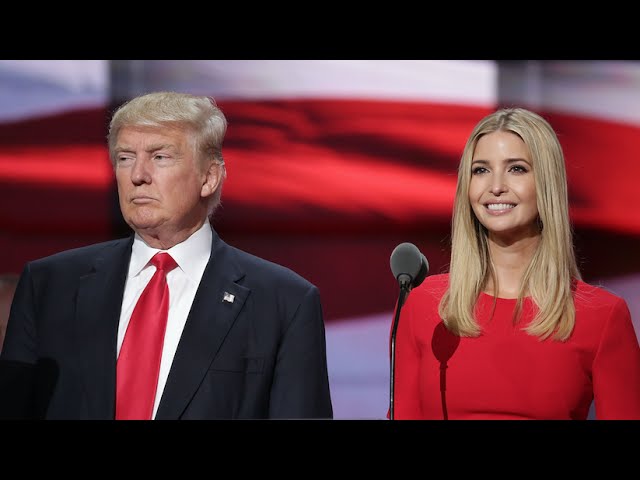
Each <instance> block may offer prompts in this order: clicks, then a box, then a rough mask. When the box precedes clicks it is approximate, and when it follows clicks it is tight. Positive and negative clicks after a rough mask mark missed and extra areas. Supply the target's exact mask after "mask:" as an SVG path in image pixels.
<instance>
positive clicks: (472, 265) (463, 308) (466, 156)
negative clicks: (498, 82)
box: [439, 108, 581, 340]
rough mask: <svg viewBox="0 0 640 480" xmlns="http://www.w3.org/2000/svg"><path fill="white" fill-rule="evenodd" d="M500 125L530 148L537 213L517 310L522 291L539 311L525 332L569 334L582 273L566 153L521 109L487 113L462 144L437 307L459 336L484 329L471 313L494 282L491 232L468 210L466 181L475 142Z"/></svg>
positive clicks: (538, 121)
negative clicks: (535, 239) (536, 234)
mask: <svg viewBox="0 0 640 480" xmlns="http://www.w3.org/2000/svg"><path fill="white" fill-rule="evenodd" d="M498 130H500V131H505V132H511V133H514V134H516V135H518V136H519V137H520V138H521V139H522V140H523V142H524V143H525V145H526V146H527V148H528V149H529V153H530V155H531V160H532V163H533V172H534V178H535V185H536V198H537V206H538V215H539V219H538V224H539V228H540V241H539V243H538V247H537V249H536V252H535V253H534V255H533V258H532V259H531V262H530V264H529V266H528V267H527V269H526V271H525V273H524V275H523V277H522V282H521V284H520V289H519V293H518V298H517V303H516V309H515V316H516V318H517V317H518V315H519V313H520V312H521V309H522V301H523V299H524V297H527V296H529V297H531V299H532V300H533V302H534V304H535V305H536V307H537V312H536V315H535V317H534V318H533V320H532V321H531V322H530V323H529V324H528V325H527V326H526V327H525V330H526V332H527V333H529V334H530V335H535V336H538V337H541V338H542V339H545V338H548V337H549V336H553V338H554V339H558V340H566V339H567V338H569V336H570V335H571V332H572V331H573V327H574V325H575V307H574V303H573V294H572V287H573V284H574V281H575V280H577V279H580V278H581V275H580V272H579V270H578V267H577V263H576V258H575V252H574V247H573V238H572V229H571V224H570V222H569V200H568V193H567V178H566V169H565V162H564V155H563V152H562V147H561V145H560V142H559V141H558V137H557V136H556V134H555V132H554V130H553V128H552V127H551V125H549V123H548V122H547V121H546V120H545V119H543V118H542V117H541V116H540V115H538V114H536V113H534V112H531V111H529V110H526V109H523V108H504V109H501V110H498V111H496V112H494V113H492V114H490V115H488V116H486V117H485V118H483V119H482V120H481V121H480V122H479V123H478V124H477V125H476V127H475V128H474V129H473V132H472V133H471V136H470V137H469V139H468V140H467V144H466V145H465V147H464V150H463V153H462V158H461V160H460V165H459V168H458V182H457V187H456V196H455V201H454V207H453V217H452V238H451V263H450V268H449V287H448V290H447V291H446V292H445V294H444V296H443V297H442V300H441V301H440V307H439V313H440V316H441V318H442V319H443V321H444V323H445V325H446V326H447V328H448V329H449V330H451V331H452V332H454V333H456V334H457V335H460V336H468V337H475V336H478V335H480V333H481V328H480V326H479V324H478V322H477V321H476V318H475V315H474V312H475V308H476V303H477V301H478V297H479V295H480V293H481V292H482V291H483V289H484V288H485V286H486V285H487V281H488V280H489V279H491V280H492V281H493V285H494V286H496V287H497V278H496V275H495V270H494V268H493V264H492V261H491V255H490V252H489V245H488V233H487V230H486V228H485V227H484V226H483V225H482V224H481V223H480V222H479V221H478V219H477V218H476V216H475V214H474V212H473V210H472V209H471V204H470V202H469V184H470V182H471V162H472V160H473V154H474V150H475V148H476V145H477V143H478V140H479V139H480V137H482V136H483V135H486V134H487V133H491V132H495V131H498ZM495 291H496V292H497V291H498V289H497V288H496V289H495Z"/></svg>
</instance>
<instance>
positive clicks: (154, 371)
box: [116, 253, 178, 420]
mask: <svg viewBox="0 0 640 480" xmlns="http://www.w3.org/2000/svg"><path fill="white" fill-rule="evenodd" d="M151 263H153V264H154V265H155V266H156V271H155V273H154V274H153V277H151V280H150V281H149V283H148V284H147V286H146V287H145V289H144V291H143V292H142V294H141V295H140V298H139V299H138V303H137V304H136V306H135V308H134V309H133V313H132V314H131V320H129V326H128V327H127V332H126V334H125V337H124V341H123V342H122V347H121V348H120V355H119V356H118V362H117V370H116V383H117V386H116V420H150V419H151V416H152V415H153V404H154V401H155V397H156V388H157V387H158V374H159V372H160V359H161V358H162V345H163V343H164V332H165V330H166V328H167V317H168V315H169V287H168V286H167V277H166V275H167V273H169V272H170V271H171V270H173V269H174V268H175V267H177V266H178V265H177V264H176V262H175V260H174V259H173V258H171V255H169V254H168V253H157V254H156V255H155V256H154V257H153V258H152V259H151Z"/></svg>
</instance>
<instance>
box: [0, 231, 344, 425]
mask: <svg viewBox="0 0 640 480" xmlns="http://www.w3.org/2000/svg"><path fill="white" fill-rule="evenodd" d="M132 243H133V236H131V237H129V238H127V239H121V240H114V241H109V242H105V243H101V244H96V245H91V246H88V247H83V248H79V249H74V250H69V251H66V252H61V253H58V254H55V255H52V256H50V257H47V258H43V259H39V260H36V261H33V262H30V263H28V264H27V265H26V266H25V268H24V270H23V272H22V275H21V278H20V281H19V284H18V287H17V289H16V292H15V295H14V301H13V304H12V308H11V313H10V317H9V324H8V328H7V333H6V339H5V342H4V346H3V349H2V354H1V358H2V359H3V361H4V363H5V366H6V365H8V364H10V365H11V366H12V369H11V372H12V373H11V381H12V382H13V387H11V386H5V388H4V389H3V390H4V391H3V392H2V393H0V395H3V396H6V397H5V402H4V404H5V405H14V406H15V405H16V404H21V405H23V406H24V411H23V412H20V413H19V414H15V415H14V413H12V412H4V415H3V413H2V412H0V416H5V417H12V416H28V417H36V418H47V419H113V418H114V416H115V386H116V342H117V330H118V323H119V318H120V308H121V303H122V297H123V292H124V286H125V280H126V275H127V270H128V265H129V259H130V257H131V246H132ZM225 293H230V294H232V295H234V297H235V298H234V301H233V302H228V301H223V297H224V295H225ZM16 365H26V366H29V368H30V369H31V371H30V372H25V373H24V375H20V374H19V373H17V372H19V369H16V368H15V366H16ZM16 377H20V378H21V379H22V380H23V383H22V384H21V385H17V383H16ZM24 382H30V383H29V385H30V386H29V388H24ZM7 390H11V391H12V392H20V393H21V394H23V392H24V391H29V392H31V397H30V398H29V401H28V403H25V402H23V401H15V399H14V400H12V401H9V400H8V399H9V398H10V395H11V392H9V391H7ZM332 416H333V412H332V405H331V397H330V391H329V380H328V374H327V359H326V343H325V329H324V323H323V314H322V307H321V304H320V297H319V292H318V289H317V288H316V287H315V286H314V285H312V284H311V283H309V282H308V281H307V280H305V279H304V278H302V277H301V276H299V275H297V274H296V273H294V272H293V271H291V270H289V269H287V268H285V267H282V266H280V265H277V264H274V263H271V262H268V261H266V260H264V259H260V258H258V257H255V256H253V255H251V254H249V253H246V252H243V251H241V250H239V249H237V248H234V247H232V246H230V245H227V244H226V243H225V242H224V241H222V240H221V239H220V238H219V236H218V235H217V234H216V232H215V231H214V232H213V244H212V250H211V258H210V260H209V263H208V265H207V267H206V269H205V271H204V275H203V277H202V281H201V282H200V286H199V288H198V291H197V293H196V296H195V299H194V301H193V305H192V308H191V311H190V313H189V316H188V319H187V322H186V324H185V327H184V331H183V333H182V337H181V338H180V342H179V344H178V348H177V351H176V354H175V358H174V360H173V364H172V365H171V370H170V373H169V377H168V379H167V383H166V386H165V389H164V393H163V394H162V398H161V401H160V405H159V407H158V412H157V415H156V419H234V418H238V419H261V418H332Z"/></svg>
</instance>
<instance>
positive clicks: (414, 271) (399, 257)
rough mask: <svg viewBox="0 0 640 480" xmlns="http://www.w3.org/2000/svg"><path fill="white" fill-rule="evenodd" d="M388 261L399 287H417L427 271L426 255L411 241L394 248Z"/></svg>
mask: <svg viewBox="0 0 640 480" xmlns="http://www.w3.org/2000/svg"><path fill="white" fill-rule="evenodd" d="M389 263H390V265H391V272H392V273H393V276H394V277H396V280H398V284H399V285H400V288H401V289H407V290H411V289H412V288H415V287H417V286H418V285H420V284H421V283H422V282H423V281H424V279H425V278H426V277H427V274H428V273H429V262H428V261H427V257H425V256H424V255H423V254H422V252H420V250H418V247H416V246H415V245H414V244H413V243H409V242H405V243H401V244H400V245H398V246H397V247H396V248H394V249H393V252H391V258H390V259H389Z"/></svg>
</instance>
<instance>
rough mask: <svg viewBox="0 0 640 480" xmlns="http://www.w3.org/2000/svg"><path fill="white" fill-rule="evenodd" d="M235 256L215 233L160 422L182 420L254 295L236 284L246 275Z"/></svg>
mask: <svg viewBox="0 0 640 480" xmlns="http://www.w3.org/2000/svg"><path fill="white" fill-rule="evenodd" d="M232 256H233V255H232V249H231V247H229V246H228V245H227V244H225V243H224V242H223V241H222V240H220V238H219V237H218V236H217V234H216V233H215V231H214V232H213V243H212V245H211V257H210V259H209V263H208V264H207V267H206V269H205V271H204V274H203V276H202V280H201V281H200V286H199V287H198V291H197V293H196V296H195V298H194V300H193V305H192V307H191V311H190V313H189V317H188V318H187V322H186V324H185V327H184V331H183V332H182V336H181V338H180V343H179V344H178V348H177V350H176V354H175V357H174V359H173V363H172V365H171V370H170V372H169V378H168V379H167V383H166V386H165V389H164V393H163V395H162V399H161V401H160V405H159V407H158V412H157V414H156V418H157V419H177V418H179V417H180V415H181V414H182V412H183V411H184V409H185V408H186V407H187V405H188V403H189V401H190V400H191V398H192V397H193V395H194V394H195V392H196V390H197V388H198V386H199V385H200V383H201V382H202V379H203V378H204V376H205V375H206V374H207V370H208V368H209V366H210V365H211V362H212V361H213V359H214V357H215V355H216V353H217V352H218V349H219V348H220V345H221V344H222V341H223V339H224V338H225V336H226V334H227V331H228V330H229V329H230V328H231V326H232V325H233V323H234V321H235V319H236V317H237V316H238V313H240V310H241V309H242V306H243V304H244V302H245V300H246V299H247V297H248V295H249V293H250V290H248V289H247V288H245V287H243V286H241V285H238V284H237V283H236V282H237V281H238V280H239V279H241V278H242V277H243V276H244V272H243V271H242V269H241V268H240V267H239V266H238V264H237V263H236V262H234V261H233V259H232ZM225 294H231V295H234V298H233V302H230V301H227V300H225Z"/></svg>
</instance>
